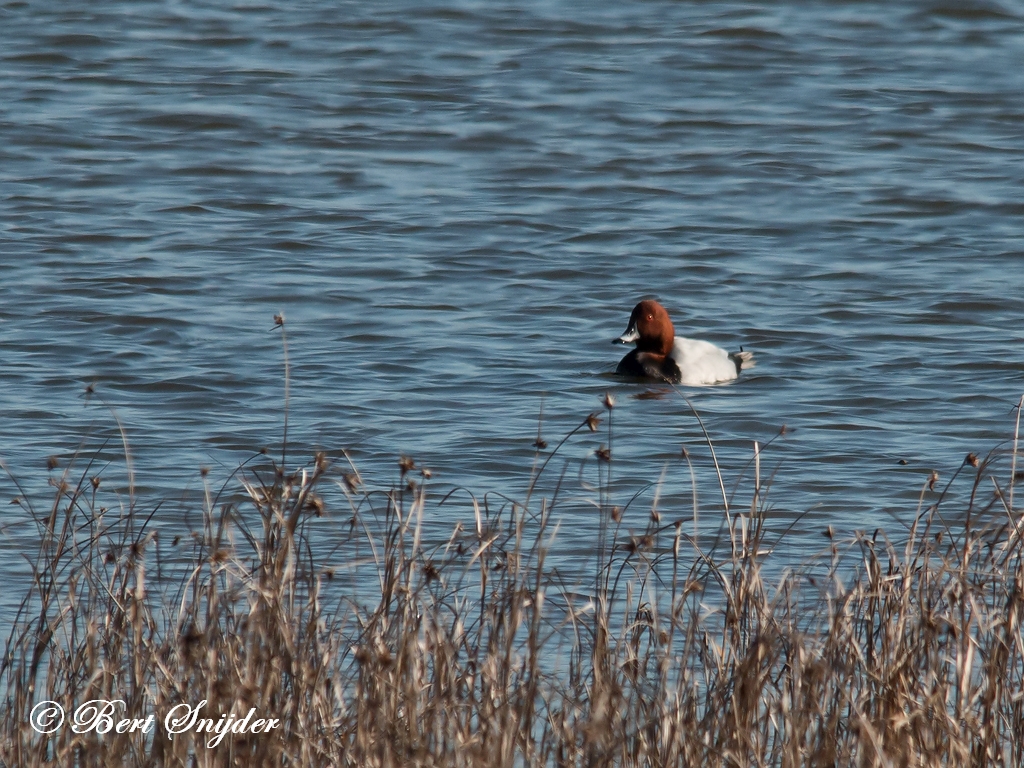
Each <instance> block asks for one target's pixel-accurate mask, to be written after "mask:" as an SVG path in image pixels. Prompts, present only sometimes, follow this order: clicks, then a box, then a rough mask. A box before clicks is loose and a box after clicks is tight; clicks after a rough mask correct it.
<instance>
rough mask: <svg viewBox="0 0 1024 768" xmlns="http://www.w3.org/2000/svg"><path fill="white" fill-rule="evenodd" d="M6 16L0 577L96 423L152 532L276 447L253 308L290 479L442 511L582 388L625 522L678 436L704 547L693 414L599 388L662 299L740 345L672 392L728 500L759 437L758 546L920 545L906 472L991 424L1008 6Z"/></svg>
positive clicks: (1012, 142)
mask: <svg viewBox="0 0 1024 768" xmlns="http://www.w3.org/2000/svg"><path fill="white" fill-rule="evenodd" d="M0 27H2V28H3V30H4V32H3V34H2V38H3V39H2V41H0V92H2V93H3V99H2V100H0V377H2V384H3V386H2V388H0V441H2V442H0V454H2V458H3V461H4V462H5V463H6V465H7V466H8V467H9V468H10V470H11V472H12V473H13V474H14V475H15V476H16V477H17V478H18V479H19V481H20V482H21V483H22V485H23V488H22V490H18V489H16V488H15V487H14V485H13V484H12V483H11V482H10V481H9V480H5V481H4V485H3V490H0V493H2V494H3V496H2V497H0V501H2V507H0V523H2V525H3V526H4V533H3V545H2V546H3V547H5V548H6V549H7V550H9V551H10V552H11V553H12V554H16V553H18V552H20V551H22V550H24V549H25V548H26V546H27V544H26V542H28V541H31V537H32V535H33V534H34V531H35V528H34V526H32V525H31V524H30V523H28V517H27V514H26V512H25V511H24V509H23V508H22V507H19V506H18V505H13V506H12V505H8V503H7V502H8V500H9V498H13V497H15V496H17V495H20V494H22V493H24V494H26V495H28V496H29V497H31V498H34V499H36V502H37V504H38V505H39V506H41V507H42V508H45V507H46V505H47V503H48V501H47V499H48V494H49V491H48V489H47V488H46V485H45V484H46V480H47V477H48V471H47V469H46V462H47V458H48V457H50V456H55V457H56V458H57V460H58V464H59V468H58V469H57V470H55V471H54V472H59V471H60V469H63V468H64V467H66V466H67V464H68V461H69V460H70V459H71V457H72V455H73V454H74V453H75V452H76V451H77V450H78V449H79V448H83V449H84V450H85V452H86V453H88V454H90V455H91V453H90V452H94V451H95V450H96V449H97V448H98V447H99V446H100V445H101V444H102V441H103V440H104V439H106V438H108V437H110V436H111V435H116V425H115V422H114V417H113V415H112V414H111V410H112V411H113V412H114V413H116V416H117V417H118V418H119V419H120V421H121V423H122V424H123V425H124V428H125V430H126V433H127V435H128V438H129V441H130V443H131V447H132V454H133V459H134V466H135V471H136V473H137V482H138V485H139V489H140V494H141V495H145V497H146V498H149V499H151V502H150V504H151V506H152V504H155V503H156V502H157V501H158V500H159V499H161V498H166V499H176V498H177V499H180V498H181V497H182V496H183V495H184V494H186V492H187V489H189V488H191V489H195V488H197V487H198V486H199V485H200V480H199V475H198V469H199V468H200V467H201V466H209V467H212V468H213V472H212V476H215V477H218V478H219V479H220V480H223V479H224V478H226V477H227V475H228V474H229V473H230V471H231V470H232V469H233V468H234V467H236V466H237V465H238V464H239V463H240V462H241V461H244V460H245V459H247V458H249V457H250V456H252V454H253V453H254V452H255V451H258V450H259V448H260V447H262V446H265V445H270V446H276V445H279V443H280V441H281V435H282V424H283V413H284V409H283V401H284V378H285V377H284V372H283V347H282V339H281V335H280V333H279V332H275V331H273V326H274V320H273V316H274V314H275V313H278V312H283V313H284V316H285V318H286V329H287V344H288V353H289V359H290V364H291V382H290V391H291V400H290V414H289V441H290V442H291V448H290V451H291V453H292V455H293V456H296V457H302V458H305V457H307V456H309V455H310V454H311V452H312V451H313V450H315V449H317V448H323V449H325V450H326V451H327V452H328V454H329V455H331V456H332V457H339V456H340V454H341V451H342V449H348V450H349V451H351V454H352V456H353V457H354V459H355V461H356V462H357V463H358V464H359V465H360V466H361V467H362V468H363V470H364V471H365V473H366V475H367V477H368V479H369V480H370V481H371V483H376V484H378V485H385V486H386V485H387V484H388V483H390V482H392V481H393V480H395V479H396V478H397V465H396V458H397V456H398V455H399V454H400V453H404V454H409V455H411V456H413V457H415V458H416V459H417V460H418V461H419V462H421V463H422V464H424V465H426V466H429V467H431V468H432V470H433V479H432V480H431V484H432V485H433V486H434V487H435V488H436V496H440V495H441V494H442V493H444V492H445V491H446V490H448V489H450V488H451V487H452V486H466V487H467V488H469V489H470V490H472V491H473V492H475V493H477V494H478V495H480V496H482V495H483V494H484V493H485V492H487V491H499V492H502V493H507V494H509V495H513V496H517V495H521V494H522V492H523V489H524V488H525V486H526V483H527V480H528V477H529V468H530V465H531V461H532V458H533V448H532V447H531V443H532V442H533V440H534V439H535V437H536V433H537V421H538V415H539V413H540V411H541V409H542V408H543V414H544V426H543V434H544V437H545V438H546V439H547V440H548V442H549V444H550V445H554V443H555V442H556V441H557V439H558V437H560V436H561V435H563V434H565V433H566V432H567V431H569V430H570V429H571V428H572V427H573V426H575V425H576V424H578V423H579V421H580V420H581V419H582V418H583V417H585V416H586V414H587V413H589V412H590V411H591V410H594V409H596V408H599V407H600V403H599V398H600V397H601V396H602V395H603V393H604V392H606V391H611V392H613V393H614V394H615V396H616V398H617V406H616V408H615V412H614V423H613V428H614V433H613V449H614V451H613V453H614V462H613V483H614V485H615V489H614V490H615V493H617V494H618V498H620V499H622V500H623V502H624V501H625V500H628V499H629V497H630V496H631V495H632V494H633V493H635V492H636V491H638V490H641V489H642V488H643V487H644V485H645V484H646V483H650V482H653V481H656V480H658V478H659V477H660V476H661V473H662V470H663V467H664V466H666V465H667V466H668V470H667V473H666V478H665V486H664V489H663V491H662V497H661V500H660V504H661V505H662V508H663V510H664V511H665V512H666V514H668V515H672V516H676V517H684V516H688V515H689V510H690V506H691V504H692V497H691V491H690V480H689V471H688V470H687V468H686V465H685V463H682V462H681V461H680V460H679V458H678V456H679V454H680V447H681V445H686V446H687V447H688V449H689V450H690V452H691V456H692V458H693V461H694V463H695V468H696V472H697V478H698V487H699V492H700V500H701V504H702V512H703V514H704V515H705V516H706V517H707V519H708V521H709V524H711V523H713V522H714V521H715V520H716V515H717V514H719V512H718V511H717V509H716V507H715V501H716V495H718V498H719V499H720V494H718V488H717V480H715V479H714V475H713V472H712V470H711V463H710V456H709V452H708V450H707V446H706V445H704V443H703V437H702V435H701V432H700V428H699V426H698V424H697V422H696V421H695V419H694V418H693V416H692V414H691V412H690V410H689V407H688V406H687V404H686V402H684V400H683V399H682V398H681V397H680V396H679V395H677V394H676V393H673V392H670V391H665V390H664V389H663V388H658V387H656V386H655V387H653V389H654V390H659V389H660V390H661V392H662V394H664V396H663V397H660V398H637V397H635V395H637V394H640V393H642V392H645V391H647V390H649V389H652V387H645V386H644V385H642V384H638V383H635V382H625V381H621V380H619V379H617V378H616V377H615V376H614V375H613V371H614V369H615V365H616V363H617V361H618V358H619V357H620V356H621V355H622V354H623V351H624V350H623V348H621V347H612V346H611V345H610V344H609V341H610V339H611V338H613V337H614V336H616V335H618V334H619V333H621V332H622V330H623V329H624V328H625V325H626V321H627V319H628V316H629V311H630V309H631V308H632V306H633V304H634V303H635V302H636V301H637V300H638V299H639V298H641V297H643V296H648V295H651V296H657V297H658V298H660V299H661V301H662V302H663V303H664V304H665V305H666V307H668V309H669V311H670V312H671V313H672V315H673V318H674V320H675V324H676V328H677V331H678V332H679V333H681V334H684V335H692V336H697V337H702V338H706V339H709V340H712V341H714V342H716V343H719V344H721V345H723V346H726V347H728V348H731V349H735V348H738V347H739V346H740V345H742V346H743V347H744V348H745V349H748V350H753V351H754V353H755V354H756V356H757V359H758V361H759V362H758V366H757V368H755V369H754V370H753V371H751V372H749V373H746V372H745V374H744V376H743V377H742V378H741V380H740V381H739V382H737V383H735V384H732V385H728V386H720V387H715V388H704V389H690V390H686V391H685V394H686V396H687V397H689V398H690V399H691V401H692V403H693V404H694V406H695V407H696V409H697V410H698V411H699V412H700V414H701V416H702V418H703V420H704V424H705V426H706V427H707V429H708V431H709V433H710V434H711V435H712V437H713V438H714V439H715V441H716V447H717V450H718V455H719V459H720V460H721V462H722V464H723V469H724V471H725V474H726V479H727V483H729V484H730V486H731V485H732V483H735V482H736V477H737V476H738V474H739V472H740V470H741V469H742V468H743V466H744V465H745V464H746V462H747V461H748V459H749V457H750V453H751V445H752V442H753V441H754V440H758V441H761V442H762V443H763V442H765V441H767V440H770V439H771V438H772V437H773V436H775V435H777V434H778V432H779V430H780V428H781V427H782V425H783V424H785V425H787V434H786V435H784V436H783V437H782V438H780V439H778V440H776V441H775V442H774V443H773V444H772V445H771V446H770V448H769V449H768V450H767V451H766V453H765V457H764V462H763V466H762V472H763V473H764V474H765V475H767V474H768V473H769V472H775V473H776V474H775V478H774V482H773V487H772V489H771V492H770V495H769V500H770V501H771V502H772V505H773V507H772V512H771V514H770V519H771V521H772V525H774V526H775V527H776V528H778V529H782V528H785V527H787V526H789V525H790V524H791V523H792V522H793V520H794V519H796V518H797V516H799V515H801V514H804V513H806V514H805V516H804V517H803V518H802V519H801V522H800V523H799V524H798V526H797V530H796V531H794V532H793V533H792V534H791V535H790V536H789V538H788V552H789V553H790V554H791V555H793V556H795V557H797V558H799V557H802V556H804V555H806V554H809V553H811V552H814V551H817V550H818V548H819V547H820V546H821V543H822V541H823V539H822V538H821V536H820V532H821V531H822V530H824V528H825V527H826V526H828V525H832V526H833V527H834V528H835V529H837V530H838V531H841V532H843V533H845V534H849V533H851V532H852V531H854V530H855V529H869V530H870V529H872V528H874V527H876V526H879V525H883V526H890V527H891V526H894V525H898V523H897V522H895V521H894V519H893V518H894V517H895V518H896V520H897V521H904V522H905V521H907V520H909V519H912V517H913V515H914V511H915V508H916V504H917V498H918V495H919V493H920V490H921V487H922V485H923V484H924V482H925V480H926V478H927V476H928V472H929V471H930V470H931V469H933V468H934V469H937V470H939V472H940V474H941V475H942V478H943V480H945V479H946V478H948V477H949V475H950V474H951V473H952V472H953V471H955V469H956V468H957V467H958V466H959V465H960V463H961V461H962V459H963V456H964V455H965V454H966V453H967V452H968V451H974V452H978V453H980V454H984V453H986V452H987V451H989V450H991V449H993V448H995V447H997V445H999V444H1000V441H1004V440H1007V439H1008V438H1012V435H1013V428H1014V419H1015V411H1014V405H1015V403H1016V402H1017V400H1018V398H1019V397H1020V395H1021V393H1022V392H1024V344H1022V341H1024V323H1022V319H1024V248H1022V239H1021V234H1022V229H1024V227H1022V225H1024V203H1022V199H1024V197H1022V190H1024V98H1022V89H1024V79H1022V77H1021V73H1022V72H1024V15H1022V12H1021V10H1020V6H1019V5H1018V4H1016V3H1008V2H1007V3H1003V4H997V3H994V2H992V3H987V2H968V3H963V2H925V1H924V0H921V1H919V2H909V3H901V4H891V3H884V4H883V3H871V2H849V3H844V2H827V3H826V2H822V3H802V2H789V3H777V4H771V5H769V6H767V7H757V6H754V5H749V4H744V3H730V2H715V3H704V2H658V1H653V2H642V3H640V2H604V1H603V0H599V1H598V2H592V3H587V4H578V3H558V2H549V3H542V2H537V3H521V4H518V5H517V6H507V5H501V4H497V3H483V2H481V3H471V2H466V3H444V4H438V3H421V2H414V3H402V2H392V3H335V2H331V3H327V2H315V1H313V0H309V1H307V2H301V3H277V2H273V0H268V2H262V3H261V2H254V3H238V4H234V5H231V4H227V3H192V2H130V3H128V2H107V3H98V4H96V3H93V4H67V3H59V2H33V3H25V2H6V3H4V4H3V5H2V6H0ZM87 386H92V387H93V388H94V395H93V396H91V397H86V392H85V390H86V387H87ZM108 407H109V409H110V410H108ZM606 426H607V423H606V422H605V423H604V424H602V428H601V430H602V431H601V432H600V433H598V434H596V435H590V434H589V433H587V434H584V435H582V436H580V437H579V438H578V439H576V438H574V439H573V440H572V441H570V442H569V443H568V444H567V446H566V447H565V448H564V449H563V451H564V455H565V457H566V458H567V459H571V460H573V461H577V460H579V459H581V458H584V457H585V456H587V455H588V453H592V452H593V450H594V449H595V448H597V447H599V446H600V445H601V444H602V443H606V442H607V439H608V438H607V433H606V432H605V431H604V430H605V429H606ZM1003 445H1004V447H1005V443H1004V444H1003ZM116 447H117V441H116V440H115V442H114V443H112V444H111V445H109V446H108V447H107V449H105V450H106V454H104V455H103V457H104V458H107V457H108V456H107V454H109V457H110V458H112V457H114V456H115V455H116V454H117V450H115V449H116ZM549 450H550V447H549ZM901 461H902V462H904V463H901ZM119 466H120V465H115V466H114V467H112V468H110V469H109V470H107V471H109V472H110V473H111V477H112V481H111V482H113V478H116V477H117V476H118V472H121V469H118V467H119ZM593 466H594V461H593V459H591V460H590V461H589V462H588V463H587V467H588V469H587V470H585V473H584V481H593V480H596V475H595V474H594V473H593V472H592V471H591V470H592V469H593ZM559 471H560V469H559ZM588 473H589V474H588ZM122 474H123V473H122ZM569 476H570V477H571V478H572V481H571V484H572V494H575V496H576V497H579V498H582V497H585V496H587V495H588V494H589V491H587V490H586V488H584V487H581V486H580V484H579V482H578V480H577V479H576V469H575V465H574V466H573V468H572V469H571V470H570V475H569ZM751 485H752V481H751V479H750V474H749V472H748V474H747V475H746V477H745V478H744V480H743V481H742V483H741V484H740V493H739V498H741V499H743V500H744V503H749V488H750V486H751ZM744 494H746V496H744ZM591 495H592V494H591ZM651 496H652V492H651V491H648V492H647V494H646V495H645V496H644V497H642V499H641V500H640V501H638V502H636V503H635V504H634V506H633V507H631V508H630V511H629V513H628V514H629V515H632V518H629V517H627V523H628V524H629V525H631V526H636V527H642V526H643V525H644V524H645V520H646V514H647V510H648V509H649V504H650V502H651ZM719 506H720V504H719ZM588 510H592V507H588V506H587V505H585V504H582V503H580V504H575V505H574V504H572V503H567V504H566V507H565V513H564V514H565V516H566V522H567V523H568V524H566V525H564V526H563V528H562V531H561V534H560V536H561V540H562V542H564V543H566V544H568V545H570V546H571V547H573V548H578V547H579V546H580V545H586V544H587V543H588V542H590V541H592V531H593V528H592V523H593V519H592V518H593V514H592V512H591V511H588ZM432 514H434V515H448V514H450V515H451V518H450V520H442V521H441V522H446V523H450V522H451V521H454V520H455V519H463V518H464V517H465V515H466V514H467V509H466V507H465V506H458V505H453V506H445V507H442V508H440V509H436V508H435V509H434V511H433V512H432ZM341 524H342V523H341V513H337V512H336V513H335V515H334V516H333V517H328V519H327V520H326V521H324V523H323V525H324V526H331V525H338V526H340V525H341ZM153 525H157V526H162V527H164V528H167V529H169V530H171V531H183V530H184V528H186V527H187V525H188V523H187V521H186V520H184V519H183V518H182V517H181V513H180V505H168V506H167V511H166V512H159V513H158V515H157V516H156V518H155V519H154V522H153ZM325 530H326V529H325ZM5 559H6V561H7V564H6V565H4V566H3V568H4V569H9V571H8V573H7V577H8V578H6V579H5V580H8V581H9V577H10V576H11V574H12V573H13V574H15V575H16V576H17V577H18V578H21V577H22V576H23V575H24V572H25V571H24V566H23V565H22V564H20V563H18V562H17V558H15V557H8V558H5Z"/></svg>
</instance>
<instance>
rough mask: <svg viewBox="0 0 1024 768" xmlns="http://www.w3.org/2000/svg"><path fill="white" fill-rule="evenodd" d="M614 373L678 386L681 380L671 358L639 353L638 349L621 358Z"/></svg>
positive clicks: (677, 368)
mask: <svg viewBox="0 0 1024 768" xmlns="http://www.w3.org/2000/svg"><path fill="white" fill-rule="evenodd" d="M615 372H616V373H618V374H621V375H623V376H635V377H637V378H646V379H658V380H659V381H667V382H669V383H670V384H678V383H679V382H680V380H681V379H682V373H681V372H680V370H679V366H678V365H676V361H675V360H673V359H672V358H671V357H669V356H668V355H659V354H658V353H656V352H641V351H640V350H639V349H634V350H633V351H632V352H630V353H629V354H628V355H626V356H625V357H624V358H622V360H620V361H619V367H618V368H616V369H615Z"/></svg>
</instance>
